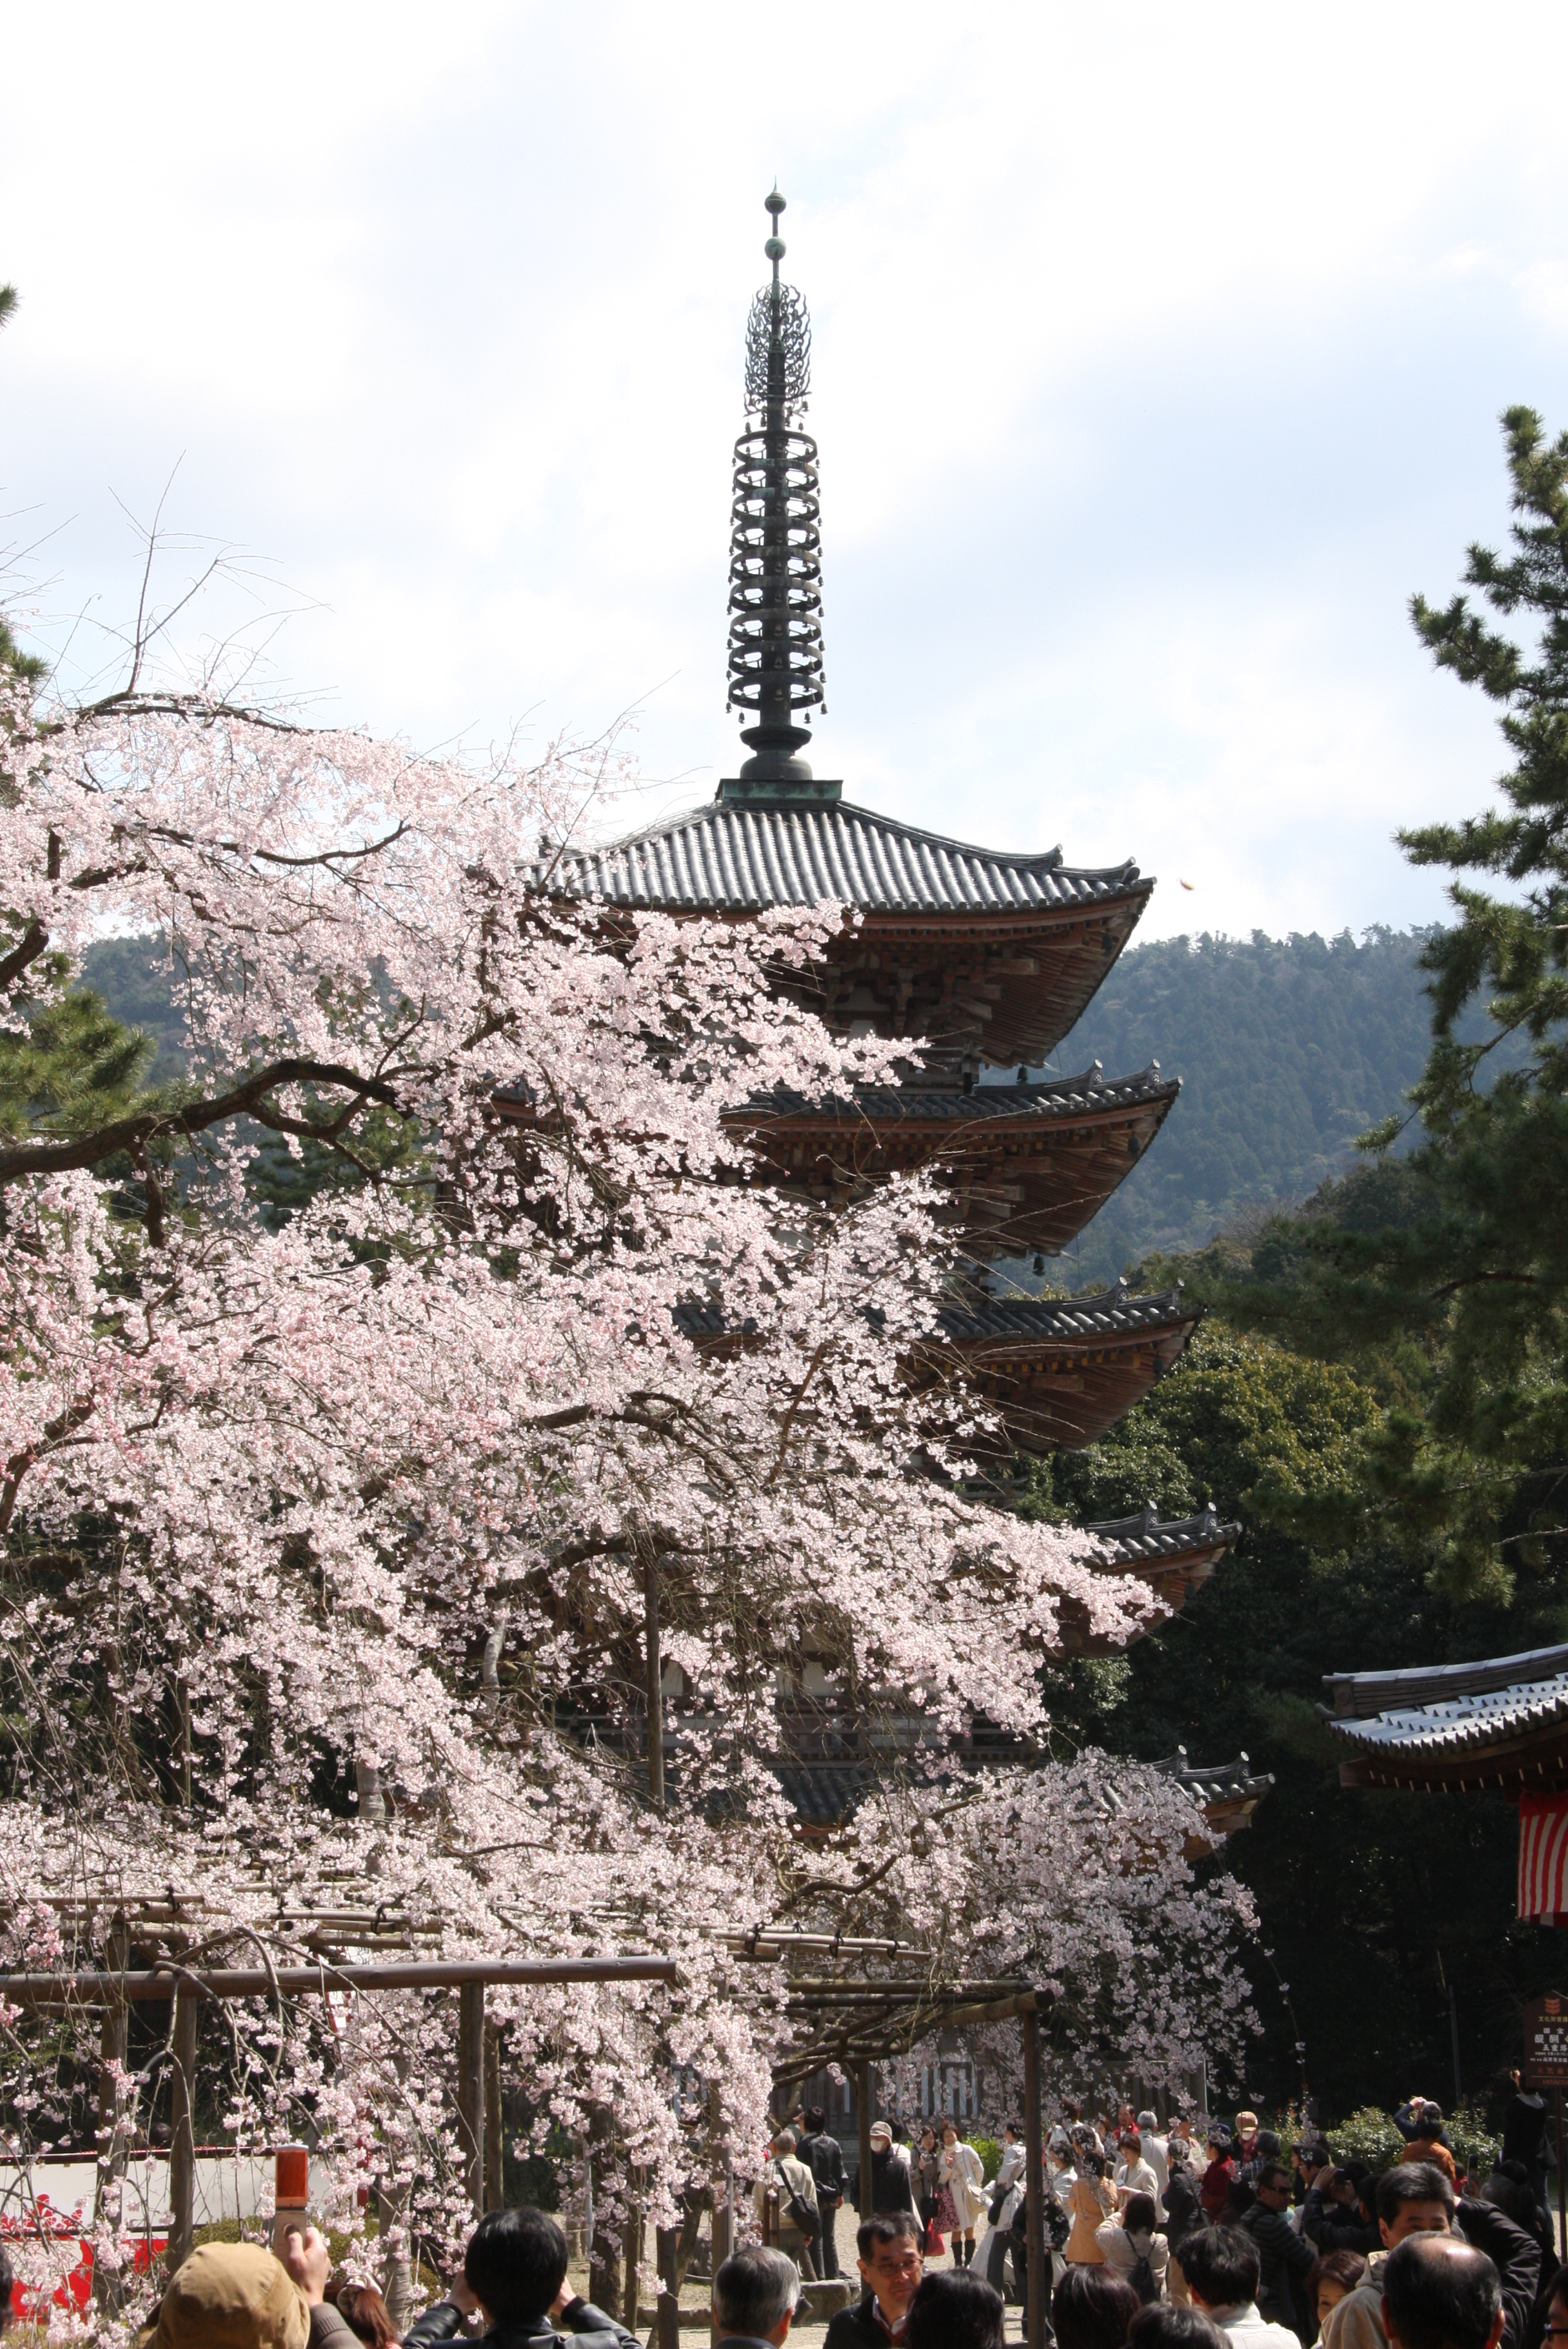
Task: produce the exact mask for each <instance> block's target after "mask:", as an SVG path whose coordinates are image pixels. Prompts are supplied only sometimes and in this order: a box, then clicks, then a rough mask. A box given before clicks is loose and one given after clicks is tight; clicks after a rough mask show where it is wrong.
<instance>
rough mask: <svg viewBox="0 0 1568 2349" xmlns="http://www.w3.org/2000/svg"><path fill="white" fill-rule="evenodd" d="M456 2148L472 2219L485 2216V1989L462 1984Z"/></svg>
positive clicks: (472, 1983)
mask: <svg viewBox="0 0 1568 2349" xmlns="http://www.w3.org/2000/svg"><path fill="white" fill-rule="evenodd" d="M458 2147H459V2152H460V2153H461V2155H462V2158H463V2183H464V2185H465V2186H466V2188H467V2189H468V2197H469V2209H470V2210H471V2211H472V2212H473V2214H474V2217H475V2218H476V2219H482V2218H483V2217H484V2214H485V1986H484V1983H483V1982H463V1983H462V1984H461V1985H460V1986H459V1992H458Z"/></svg>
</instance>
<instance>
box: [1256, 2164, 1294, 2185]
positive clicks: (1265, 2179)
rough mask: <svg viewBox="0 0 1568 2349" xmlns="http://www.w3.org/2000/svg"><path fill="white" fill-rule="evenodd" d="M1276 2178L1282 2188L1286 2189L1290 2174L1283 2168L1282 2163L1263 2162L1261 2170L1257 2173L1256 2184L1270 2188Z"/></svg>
mask: <svg viewBox="0 0 1568 2349" xmlns="http://www.w3.org/2000/svg"><path fill="white" fill-rule="evenodd" d="M1275 2178H1278V2180H1279V2182H1280V2184H1281V2185H1282V2186H1284V2187H1287V2188H1288V2186H1289V2184H1290V2172H1289V2170H1288V2169H1287V2168H1285V2166H1284V2162H1283V2161H1265V2162H1264V2166H1263V2168H1261V2169H1260V2170H1259V2172H1258V2184H1259V2185H1260V2186H1272V2185H1273V2184H1274V2180H1275Z"/></svg>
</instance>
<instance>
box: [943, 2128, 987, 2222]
mask: <svg viewBox="0 0 1568 2349" xmlns="http://www.w3.org/2000/svg"><path fill="white" fill-rule="evenodd" d="M936 2175H937V2178H938V2181H939V2182H940V2183H941V2184H942V2185H944V2186H945V2187H946V2189H947V2190H948V2192H949V2193H950V2194H951V2195H952V2197H953V2207H954V2209H955V2210H956V2211H957V2213H958V2224H959V2226H960V2228H961V2229H964V2230H967V2229H969V2228H971V2227H973V2226H975V2225H976V2224H977V2223H978V2221H979V2220H982V2219H983V2218H984V2217H985V2163H984V2162H983V2161H982V2160H981V2158H980V2157H979V2155H978V2154H977V2153H976V2152H975V2148H974V2147H973V2146H972V2145H965V2143H964V2142H963V2140H962V2139H960V2141H959V2143H958V2144H957V2145H944V2147H943V2148H942V2161H941V2166H940V2167H939V2168H938V2170H937V2173H936Z"/></svg>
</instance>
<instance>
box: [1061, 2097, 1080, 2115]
mask: <svg viewBox="0 0 1568 2349" xmlns="http://www.w3.org/2000/svg"><path fill="white" fill-rule="evenodd" d="M1062 2110H1063V2112H1064V2113H1065V2114H1066V2115H1067V2116H1068V2120H1069V2121H1081V2120H1082V2118H1083V2106H1081V2105H1080V2104H1079V2102H1078V2098H1077V2097H1076V2096H1064V2097H1063V2098H1062Z"/></svg>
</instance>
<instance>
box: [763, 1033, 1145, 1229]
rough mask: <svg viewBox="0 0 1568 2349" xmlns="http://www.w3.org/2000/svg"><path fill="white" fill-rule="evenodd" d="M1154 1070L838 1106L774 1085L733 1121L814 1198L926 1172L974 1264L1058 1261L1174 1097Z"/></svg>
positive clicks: (911, 1091)
mask: <svg viewBox="0 0 1568 2349" xmlns="http://www.w3.org/2000/svg"><path fill="white" fill-rule="evenodd" d="M1180 1091H1181V1081H1180V1079H1178V1078H1174V1077H1162V1076H1161V1073H1160V1069H1159V1064H1158V1062H1154V1063H1151V1064H1150V1067H1149V1068H1147V1069H1144V1070H1142V1071H1140V1073H1139V1074H1138V1075H1136V1076H1132V1077H1124V1078H1121V1079H1119V1080H1116V1081H1109V1082H1108V1081H1107V1080H1106V1078H1105V1077H1104V1075H1103V1074H1102V1072H1101V1070H1100V1066H1099V1061H1096V1062H1095V1064H1094V1066H1093V1067H1092V1068H1090V1069H1087V1070H1086V1071H1084V1072H1083V1074H1082V1075H1081V1076H1077V1077H1060V1078H1055V1079H1052V1080H1050V1081H1048V1082H1046V1083H1043V1084H1028V1085H976V1086H975V1087H974V1088H973V1089H972V1090H971V1091H970V1092H961V1091H959V1090H958V1089H957V1088H955V1087H954V1088H951V1089H948V1090H946V1091H943V1090H939V1089H936V1088H927V1087H922V1086H919V1085H906V1086H896V1085H885V1086H865V1087H862V1088H861V1090H860V1091H859V1092H857V1093H856V1094H855V1095H854V1097H853V1099H851V1100H830V1101H820V1102H813V1101H808V1100H806V1099H805V1098H803V1097H802V1096H801V1095H800V1094H799V1093H790V1092H783V1091H780V1092H775V1093H772V1094H770V1095H769V1097H768V1098H767V1099H766V1101H759V1102H748V1103H747V1105H746V1106H745V1108H744V1109H741V1110H737V1111H735V1112H732V1113H731V1116H730V1118H729V1120H728V1121H727V1123H733V1124H735V1125H737V1126H742V1127H745V1128H746V1129H747V1130H748V1132H749V1133H750V1134H751V1136H752V1139H753V1141H754V1142H755V1144H756V1146H757V1148H758V1152H759V1153H760V1154H761V1157H762V1160H763V1164H764V1165H765V1168H766V1170H767V1172H768V1174H769V1175H770V1176H771V1177H772V1178H773V1180H775V1181H776V1182H779V1183H780V1184H782V1185H786V1186H787V1187H789V1188H790V1189H794V1190H801V1191H806V1192H809V1193H810V1195H812V1196H813V1197H816V1198H820V1199H822V1200H824V1201H827V1202H832V1201H840V1202H842V1201H845V1200H847V1199H849V1198H851V1197H854V1196H857V1195H860V1194H861V1192H863V1191H864V1190H865V1189H866V1188H867V1187H869V1185H872V1184H873V1183H875V1182H877V1181H879V1180H881V1179H882V1178H883V1177H885V1176H887V1175H889V1174H908V1173H913V1172H914V1171H915V1170H917V1169H920V1168H923V1167H931V1168H933V1169H934V1171H935V1172H936V1173H938V1174H941V1175H942V1177H943V1178H944V1182H945V1183H946V1185H947V1186H948V1192H949V1198H950V1201H951V1206H950V1208H949V1211H948V1214H947V1216H946V1217H945V1218H944V1219H945V1220H947V1221H948V1222H949V1223H950V1224H954V1225H956V1226H957V1227H958V1228H959V1229H960V1230H962V1232H963V1233H964V1235H965V1240H966V1241H967V1243H968V1245H969V1246H970V1247H972V1248H974V1249H975V1252H976V1253H977V1254H981V1255H986V1256H1026V1255H1030V1254H1033V1253H1034V1252H1036V1251H1037V1250H1038V1251H1041V1252H1043V1253H1045V1254H1047V1255H1052V1256H1054V1255H1057V1253H1059V1251H1060V1250H1061V1249H1063V1248H1065V1247H1067V1245H1068V1242H1069V1241H1070V1240H1072V1239H1074V1238H1076V1237H1077V1236H1078V1233H1079V1232H1081V1231H1082V1230H1083V1228H1084V1226H1086V1225H1087V1224H1088V1223H1089V1222H1090V1221H1091V1220H1092V1219H1093V1217H1094V1216H1097V1215H1098V1214H1099V1210H1100V1208H1101V1207H1103V1206H1104V1205H1105V1203H1106V1201H1107V1200H1108V1199H1109V1196H1110V1195H1111V1193H1112V1192H1113V1191H1114V1190H1115V1189H1116V1187H1117V1185H1118V1184H1119V1183H1120V1182H1122V1181H1123V1180H1124V1179H1125V1177H1126V1176H1127V1175H1128V1174H1130V1172H1131V1171H1132V1168H1133V1167H1134V1166H1135V1165H1136V1164H1138V1161H1139V1160H1140V1158H1141V1157H1142V1155H1143V1154H1144V1152H1145V1151H1146V1150H1147V1149H1148V1147H1149V1145H1150V1143H1151V1142H1152V1141H1153V1139H1154V1137H1155V1135H1156V1134H1157V1133H1159V1131H1160V1128H1161V1124H1162V1123H1164V1120H1165V1117H1166V1115H1167V1113H1168V1112H1169V1110H1170V1108H1171V1103H1172V1102H1173V1101H1174V1100H1175V1099H1176V1096H1177V1094H1178V1093H1179V1092H1180Z"/></svg>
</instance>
